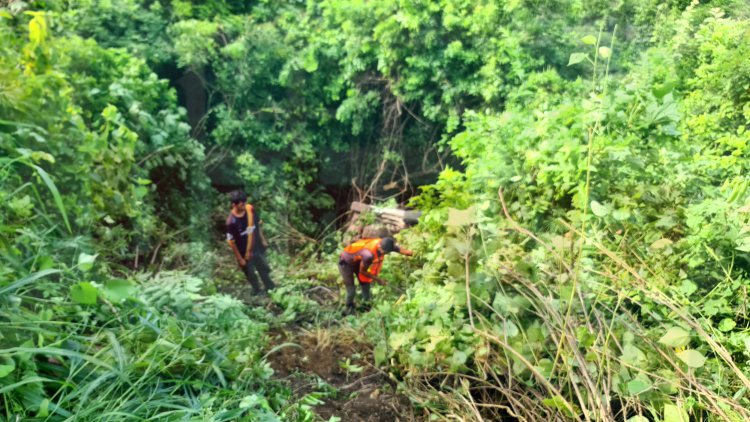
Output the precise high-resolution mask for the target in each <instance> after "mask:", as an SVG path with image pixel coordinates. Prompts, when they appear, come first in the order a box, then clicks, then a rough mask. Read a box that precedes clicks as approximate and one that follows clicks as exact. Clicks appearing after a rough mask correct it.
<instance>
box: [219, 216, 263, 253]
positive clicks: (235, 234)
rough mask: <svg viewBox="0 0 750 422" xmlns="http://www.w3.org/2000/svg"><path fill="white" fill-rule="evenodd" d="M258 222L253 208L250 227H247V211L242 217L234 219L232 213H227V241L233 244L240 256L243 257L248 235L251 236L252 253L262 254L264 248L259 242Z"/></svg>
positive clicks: (258, 218)
mask: <svg viewBox="0 0 750 422" xmlns="http://www.w3.org/2000/svg"><path fill="white" fill-rule="evenodd" d="M259 221H260V217H259V215H258V210H257V209H255V208H253V225H252V226H251V227H248V226H247V211H246V212H245V215H243V216H242V217H235V215H234V214H233V213H229V217H227V240H229V241H234V242H235V244H236V245H237V249H238V250H239V251H240V254H241V255H245V250H246V248H247V239H248V235H249V234H252V236H253V249H252V252H253V253H263V252H264V250H265V248H264V247H263V242H261V240H260V231H259V230H258V227H260V226H259V225H258V222H259Z"/></svg>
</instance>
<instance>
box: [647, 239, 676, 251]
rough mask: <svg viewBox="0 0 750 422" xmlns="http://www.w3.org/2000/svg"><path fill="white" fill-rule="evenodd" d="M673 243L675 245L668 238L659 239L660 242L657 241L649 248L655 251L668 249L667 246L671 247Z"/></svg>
mask: <svg viewBox="0 0 750 422" xmlns="http://www.w3.org/2000/svg"><path fill="white" fill-rule="evenodd" d="M672 243H674V242H672V241H671V240H669V239H666V238H662V239H659V240H657V241H655V242H654V243H652V244H651V245H650V246H649V248H650V249H654V250H657V249H664V248H666V247H667V246H669V245H671V244H672Z"/></svg>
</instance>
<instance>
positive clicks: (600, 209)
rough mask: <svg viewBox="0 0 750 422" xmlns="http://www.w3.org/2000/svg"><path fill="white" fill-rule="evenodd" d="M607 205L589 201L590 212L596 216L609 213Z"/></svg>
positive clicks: (604, 215) (603, 215)
mask: <svg viewBox="0 0 750 422" xmlns="http://www.w3.org/2000/svg"><path fill="white" fill-rule="evenodd" d="M609 211H610V209H609V207H608V206H606V205H602V204H600V203H599V202H598V201H591V212H593V213H594V215H595V216H597V217H606V216H607V215H609Z"/></svg>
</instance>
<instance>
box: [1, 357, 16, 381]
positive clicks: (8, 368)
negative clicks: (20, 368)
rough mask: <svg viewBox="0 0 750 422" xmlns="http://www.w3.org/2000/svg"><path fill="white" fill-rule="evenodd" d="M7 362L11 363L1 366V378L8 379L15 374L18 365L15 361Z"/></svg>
mask: <svg viewBox="0 0 750 422" xmlns="http://www.w3.org/2000/svg"><path fill="white" fill-rule="evenodd" d="M7 362H9V363H8V364H5V365H0V378H5V377H7V376H8V375H10V373H11V372H13V370H14V369H16V363H15V362H14V361H13V359H9V360H8V361H7Z"/></svg>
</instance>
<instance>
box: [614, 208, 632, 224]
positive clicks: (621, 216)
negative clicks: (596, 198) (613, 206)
mask: <svg viewBox="0 0 750 422" xmlns="http://www.w3.org/2000/svg"><path fill="white" fill-rule="evenodd" d="M612 217H614V218H615V220H617V221H625V220H627V219H628V218H630V211H628V210H627V209H625V208H620V209H618V210H614V211H612Z"/></svg>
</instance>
